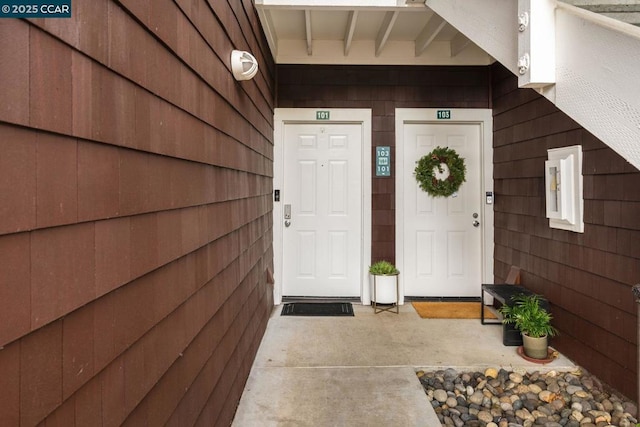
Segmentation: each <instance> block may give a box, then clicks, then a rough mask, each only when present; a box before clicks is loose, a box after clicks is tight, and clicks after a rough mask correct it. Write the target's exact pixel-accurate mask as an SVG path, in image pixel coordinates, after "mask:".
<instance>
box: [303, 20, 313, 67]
mask: <svg viewBox="0 0 640 427" xmlns="http://www.w3.org/2000/svg"><path fill="white" fill-rule="evenodd" d="M304 28H305V31H306V33H307V55H309V56H311V55H312V54H313V46H312V43H313V38H312V37H311V11H310V10H309V9H305V11H304Z"/></svg>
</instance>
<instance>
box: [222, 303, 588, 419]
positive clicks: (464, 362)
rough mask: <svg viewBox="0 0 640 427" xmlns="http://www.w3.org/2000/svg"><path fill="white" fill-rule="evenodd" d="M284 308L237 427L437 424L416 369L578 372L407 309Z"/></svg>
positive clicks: (487, 332)
mask: <svg viewBox="0 0 640 427" xmlns="http://www.w3.org/2000/svg"><path fill="white" fill-rule="evenodd" d="M281 309H282V307H281V306H276V307H275V308H274V311H273V314H272V316H271V319H269V323H268V325H267V330H266V332H265V335H264V338H263V340H262V344H261V345H260V349H259V350H258V354H257V355H256V359H255V362H254V364H253V367H252V370H251V374H250V376H249V379H248V381H247V384H246V386H245V390H244V394H243V395H242V399H241V400H240V405H239V407H238V410H237V412H236V416H235V420H234V422H233V426H234V427H253V426H264V427H269V426H273V427H275V426H373V425H397V426H420V427H423V426H439V425H440V423H439V422H438V419H437V417H436V414H435V412H434V410H433V409H432V408H431V405H430V403H429V402H428V400H427V397H426V395H425V392H424V390H423V388H422V386H421V385H420V382H419V380H418V378H417V376H416V371H417V370H419V369H422V370H425V371H435V370H439V369H446V368H449V367H451V368H454V369H456V370H458V371H476V370H479V371H482V372H484V370H485V369H486V368H488V367H496V368H498V367H505V368H506V369H509V370H515V369H518V368H522V369H526V370H530V371H535V370H540V371H549V370H556V371H559V372H561V371H573V370H575V368H576V367H575V365H574V364H573V363H572V362H571V361H570V360H568V359H567V358H566V357H564V356H562V355H560V356H559V357H558V358H557V359H556V360H554V361H553V362H551V363H549V364H547V365H540V364H537V363H532V362H527V361H526V360H524V359H523V358H522V357H520V356H519V355H518V354H517V352H516V349H515V347H505V346H503V345H502V328H501V327H500V326H499V325H481V324H480V320H479V319H422V318H420V317H419V316H418V314H417V313H416V312H415V310H414V308H413V306H412V305H411V304H405V305H403V306H401V307H400V314H399V315H396V314H374V313H373V310H372V309H371V307H369V306H364V305H358V304H354V312H355V316H354V317H326V318H321V317H295V316H293V317H292V316H280V311H281ZM336 331H339V333H336Z"/></svg>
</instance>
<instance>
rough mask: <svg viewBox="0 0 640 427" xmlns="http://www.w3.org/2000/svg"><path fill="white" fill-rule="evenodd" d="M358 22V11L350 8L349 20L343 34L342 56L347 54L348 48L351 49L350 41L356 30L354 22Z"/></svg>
mask: <svg viewBox="0 0 640 427" xmlns="http://www.w3.org/2000/svg"><path fill="white" fill-rule="evenodd" d="M357 22H358V11H357V10H352V11H351V12H349V21H348V22H347V32H346V34H345V35H344V56H348V55H349V49H351V42H352V41H353V33H355V31H356V23H357Z"/></svg>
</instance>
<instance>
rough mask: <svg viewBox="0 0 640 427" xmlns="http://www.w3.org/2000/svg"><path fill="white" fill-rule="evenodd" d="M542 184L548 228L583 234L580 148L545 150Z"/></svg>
mask: <svg viewBox="0 0 640 427" xmlns="http://www.w3.org/2000/svg"><path fill="white" fill-rule="evenodd" d="M547 155H548V160H547V161H545V162H544V169H545V173H544V182H545V199H546V207H547V208H546V211H547V218H549V227H551V228H559V229H562V230H569V231H575V232H578V233H583V232H584V221H583V215H584V202H583V197H582V146H580V145H574V146H571V147H562V148H555V149H551V150H547Z"/></svg>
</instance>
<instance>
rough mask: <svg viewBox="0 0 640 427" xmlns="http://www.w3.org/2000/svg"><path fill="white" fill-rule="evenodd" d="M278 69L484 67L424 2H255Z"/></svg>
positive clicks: (485, 60) (480, 56)
mask: <svg viewBox="0 0 640 427" xmlns="http://www.w3.org/2000/svg"><path fill="white" fill-rule="evenodd" d="M255 5H256V9H257V10H258V16H259V17H260V22H261V24H262V26H263V28H264V32H265V35H266V37H267V41H268V42H269V47H270V49H271V53H272V55H273V57H274V59H275V61H276V63H278V64H354V65H376V64H377V65H488V64H491V63H492V62H493V58H491V57H490V56H489V55H488V54H487V53H486V52H485V51H484V50H482V49H481V48H479V47H478V46H477V45H475V44H474V43H473V42H471V41H470V40H469V39H468V38H466V37H464V36H462V35H461V34H460V33H459V32H458V30H456V29H455V28H454V27H453V26H451V25H449V24H448V23H447V22H446V21H444V20H443V19H442V18H440V17H439V16H438V15H436V14H435V13H434V12H433V11H432V10H431V9H430V8H428V7H427V6H425V4H424V0H255Z"/></svg>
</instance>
